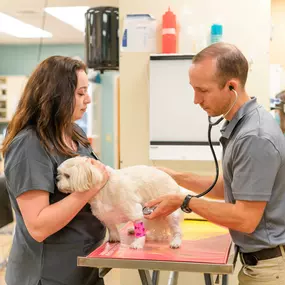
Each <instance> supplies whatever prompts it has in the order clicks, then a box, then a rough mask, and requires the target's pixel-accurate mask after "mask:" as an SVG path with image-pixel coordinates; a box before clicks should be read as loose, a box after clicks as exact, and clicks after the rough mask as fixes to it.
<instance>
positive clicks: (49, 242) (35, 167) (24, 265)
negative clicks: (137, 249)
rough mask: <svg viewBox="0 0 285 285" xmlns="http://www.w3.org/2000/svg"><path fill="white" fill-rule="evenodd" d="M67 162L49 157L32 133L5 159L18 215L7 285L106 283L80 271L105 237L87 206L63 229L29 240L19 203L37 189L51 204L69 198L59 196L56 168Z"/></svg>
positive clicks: (84, 152)
mask: <svg viewBox="0 0 285 285" xmlns="http://www.w3.org/2000/svg"><path fill="white" fill-rule="evenodd" d="M78 128H79V127H78ZM78 154H79V155H81V156H88V157H92V158H94V156H93V154H92V149H91V148H85V147H84V146H82V145H80V144H79V146H78ZM68 158H69V157H67V156H63V155H51V154H49V153H48V152H47V151H46V150H45V149H44V147H43V146H42V145H41V143H40V141H39V139H38V137H37V135H36V132H35V130H33V129H32V128H27V129H24V130H22V131H21V132H20V133H19V134H18V135H17V136H16V137H15V139H14V140H13V142H12V143H11V145H10V147H9V149H8V151H7V153H6V155H5V176H6V179H7V189H8V192H9V196H10V200H11V204H12V207H13V209H14V211H15V215H16V229H15V235H14V238H13V244H12V249H11V252H10V256H9V262H8V266H7V271H6V282H7V285H19V284H21V285H37V284H42V285H55V284H61V285H63V284H64V285H83V284H84V285H87V284H88V285H89V284H104V283H103V280H102V279H101V280H99V281H98V272H97V270H93V269H91V268H84V267H77V256H84V255H87V254H88V253H90V252H91V251H92V250H94V249H95V248H96V247H97V246H98V245H99V244H100V243H101V242H102V240H103V239H104V237H105V233H106V229H105V226H104V225H103V224H102V223H101V222H100V221H99V220H98V219H97V218H96V217H94V216H93V215H92V213H91V209H90V206H89V204H86V205H85V206H84V207H83V208H82V209H81V210H80V212H79V213H78V214H77V215H76V216H75V218H74V219H73V220H72V221H71V222H70V223H69V224H67V225H66V226H65V227H64V228H63V229H61V230H60V231H58V232H56V233H54V234H53V235H51V236H49V237H48V238H47V239H45V240H44V241H43V242H37V241H35V240H34V239H33V238H32V237H31V236H30V234H29V232H28V230H27V228H26V226H25V223H24V221H23V217H22V215H21V212H20V209H19V206H18V204H17V201H16V198H17V197H18V196H19V195H21V194H22V193H24V192H26V191H29V190H33V189H40V190H43V191H47V192H49V193H50V203H51V204H53V203H55V202H57V201H60V200H62V199H63V198H64V197H66V196H67V195H68V194H63V193H61V192H59V191H58V189H57V187H56V179H55V177H56V173H57V167H58V166H59V165H60V164H61V163H62V162H63V161H64V160H66V159H68Z"/></svg>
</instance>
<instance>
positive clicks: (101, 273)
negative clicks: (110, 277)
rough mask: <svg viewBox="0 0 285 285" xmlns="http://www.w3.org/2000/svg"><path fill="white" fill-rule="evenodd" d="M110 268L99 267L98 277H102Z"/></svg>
mask: <svg viewBox="0 0 285 285" xmlns="http://www.w3.org/2000/svg"><path fill="white" fill-rule="evenodd" d="M111 270H112V268H99V277H101V278H103V277H105V275H106V274H107V273H108V272H109V271H111Z"/></svg>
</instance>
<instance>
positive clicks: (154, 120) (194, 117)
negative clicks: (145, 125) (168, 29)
mask: <svg viewBox="0 0 285 285" xmlns="http://www.w3.org/2000/svg"><path fill="white" fill-rule="evenodd" d="M192 58H193V55H181V54H180V55H174V54H173V55H161V54H160V55H151V56H150V65H149V68H150V69H149V102H150V113H149V130H150V138H149V139H150V159H190V160H192V159H193V158H194V160H200V159H199V157H201V159H202V160H210V159H212V154H211V152H210V148H209V146H208V115H207V113H206V112H205V111H204V110H203V109H202V108H201V107H200V106H199V105H195V104H194V91H193V88H192V87H191V85H190V84H189V78H188V70H189V67H190V65H191V63H192ZM221 125H222V124H221ZM220 136H221V133H220V127H219V126H215V127H213V128H212V135H211V137H212V142H213V143H214V144H215V145H217V148H220V147H219V138H220ZM174 149H175V151H174ZM173 151H174V153H172V152H173ZM170 152H171V153H172V154H170ZM187 152H189V153H188V154H187ZM193 152H194V153H195V154H193ZM218 152H219V154H220V150H218ZM197 153H198V155H197Z"/></svg>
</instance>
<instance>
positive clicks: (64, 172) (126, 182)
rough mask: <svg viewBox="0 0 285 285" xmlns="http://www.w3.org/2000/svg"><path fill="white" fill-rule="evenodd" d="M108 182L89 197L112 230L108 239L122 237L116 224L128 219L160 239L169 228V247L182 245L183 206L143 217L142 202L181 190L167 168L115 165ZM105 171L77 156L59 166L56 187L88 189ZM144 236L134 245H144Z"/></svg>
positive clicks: (133, 244) (70, 190)
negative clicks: (154, 216)
mask: <svg viewBox="0 0 285 285" xmlns="http://www.w3.org/2000/svg"><path fill="white" fill-rule="evenodd" d="M109 172H110V177H109V180H108V182H107V183H106V185H105V186H104V187H103V188H102V189H101V190H100V191H99V193H98V194H97V195H96V196H95V197H94V198H93V199H92V200H91V201H89V203H90V205H91V209H92V213H93V214H94V215H95V216H96V217H97V218H98V219H99V220H101V221H102V222H103V223H104V224H105V225H106V227H107V228H108V230H109V241H111V242H116V241H120V235H119V232H118V229H117V225H118V224H120V223H125V222H128V221H132V222H134V223H135V222H138V221H143V222H144V225H145V228H146V230H147V231H148V233H149V234H148V235H147V237H148V238H149V237H151V238H152V239H161V237H162V236H163V235H164V236H165V232H167V231H168V230H170V233H171V236H172V238H171V242H170V247H172V248H178V247H180V245H181V238H182V236H181V228H180V218H181V216H180V210H177V211H175V212H173V213H172V214H170V215H169V216H167V217H166V218H160V219H155V220H146V219H144V217H143V212H142V208H143V205H144V204H145V203H146V202H148V201H149V200H151V199H155V198H157V197H159V196H161V195H165V194H169V193H178V192H180V187H179V186H178V184H177V183H176V182H175V181H174V180H173V179H172V177H170V176H169V175H168V174H166V173H165V172H163V171H161V170H159V169H157V168H155V167H150V166H132V167H127V168H123V169H120V170H114V169H112V170H111V171H109ZM102 178H103V176H102V172H101V170H100V169H98V168H97V167H96V166H95V165H92V164H91V163H90V161H89V160H88V159H87V158H86V157H74V158H70V159H68V160H66V161H64V162H63V163H62V164H61V165H60V166H59V167H58V176H57V180H58V183H57V187H58V189H59V190H60V191H61V192H64V193H71V192H75V191H79V192H82V191H87V190H89V189H90V188H91V187H92V186H94V185H96V183H98V182H99V181H102ZM144 243H145V237H140V238H136V239H135V241H134V242H133V243H132V245H131V247H132V248H143V246H144Z"/></svg>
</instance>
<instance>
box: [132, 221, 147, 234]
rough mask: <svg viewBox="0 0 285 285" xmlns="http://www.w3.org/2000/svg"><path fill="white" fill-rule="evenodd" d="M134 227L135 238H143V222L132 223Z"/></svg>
mask: <svg viewBox="0 0 285 285" xmlns="http://www.w3.org/2000/svg"><path fill="white" fill-rule="evenodd" d="M134 226H135V236H136V237H137V238H139V237H144V236H145V227H144V224H143V222H136V223H134Z"/></svg>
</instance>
